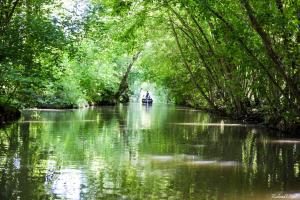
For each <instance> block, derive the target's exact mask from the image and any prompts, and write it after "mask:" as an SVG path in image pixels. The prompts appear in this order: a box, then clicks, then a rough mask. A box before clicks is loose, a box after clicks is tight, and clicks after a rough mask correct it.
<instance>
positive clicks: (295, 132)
mask: <svg viewBox="0 0 300 200" xmlns="http://www.w3.org/2000/svg"><path fill="white" fill-rule="evenodd" d="M180 106H185V107H188V108H193V109H198V110H200V111H203V112H206V113H209V114H211V115H214V116H216V117H224V118H227V119H231V120H237V121H240V122H242V123H245V124H252V125H253V124H255V125H259V126H263V127H266V128H269V129H272V130H276V131H281V132H282V133H284V134H286V135H289V136H296V137H300V135H299V130H300V123H297V122H295V121H287V120H285V119H284V118H282V117H281V116H271V115H266V114H265V113H263V112H260V111H259V110H257V109H252V110H251V111H248V112H247V113H246V114H243V115H238V116H236V115H234V114H229V113H226V111H225V109H224V110H223V111H224V112H216V111H215V110H213V109H210V108H204V107H199V106H193V105H189V104H186V105H183V104H181V105H180Z"/></svg>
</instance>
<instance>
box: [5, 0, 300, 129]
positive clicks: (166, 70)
mask: <svg viewBox="0 0 300 200" xmlns="http://www.w3.org/2000/svg"><path fill="white" fill-rule="evenodd" d="M299 4H300V3H299V1H297V0H292V1H283V0H271V1H254V0H214V1H210V0H151V1H136V0H113V1H111V0H90V1H88V0H86V1H74V5H73V7H66V6H65V5H64V3H63V1H60V0H52V1H45V0H38V1H36V0H12V1H8V0H2V1H0V111H1V112H0V121H4V120H7V119H9V118H12V117H8V115H18V111H17V110H16V109H21V108H26V107H40V108H72V107H82V106H86V105H91V104H94V105H101V104H115V103H118V102H120V101H121V102H127V101H129V97H130V94H131V93H132V87H131V86H132V84H133V83H134V82H136V81H140V82H143V81H150V82H153V83H155V84H156V85H157V86H158V87H162V88H165V89H166V90H167V91H168V97H169V98H170V99H171V101H172V102H174V103H176V104H180V105H188V106H192V107H196V108H201V109H204V110H207V111H210V112H214V113H217V114H219V115H224V116H229V117H232V118H235V119H242V120H246V121H255V122H259V123H264V124H268V125H270V126H272V127H276V128H279V129H282V130H287V131H290V130H296V129H297V128H299V124H300V103H299V101H300V69H299V63H300V50H299V49H300V5H299ZM11 113H13V114H11Z"/></svg>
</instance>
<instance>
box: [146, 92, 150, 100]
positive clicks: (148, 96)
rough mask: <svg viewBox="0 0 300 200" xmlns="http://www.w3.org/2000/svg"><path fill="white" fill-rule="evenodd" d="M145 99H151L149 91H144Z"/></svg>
mask: <svg viewBox="0 0 300 200" xmlns="http://www.w3.org/2000/svg"><path fill="white" fill-rule="evenodd" d="M146 99H151V97H150V94H149V92H148V91H147V93H146Z"/></svg>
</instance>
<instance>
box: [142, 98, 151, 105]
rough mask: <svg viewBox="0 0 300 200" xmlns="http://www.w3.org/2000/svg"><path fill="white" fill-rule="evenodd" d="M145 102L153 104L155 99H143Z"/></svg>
mask: <svg viewBox="0 0 300 200" xmlns="http://www.w3.org/2000/svg"><path fill="white" fill-rule="evenodd" d="M142 103H143V104H152V103H153V100H152V99H142Z"/></svg>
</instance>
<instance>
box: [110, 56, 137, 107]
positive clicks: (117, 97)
mask: <svg viewBox="0 0 300 200" xmlns="http://www.w3.org/2000/svg"><path fill="white" fill-rule="evenodd" d="M140 53H141V52H140V51H139V52H137V53H136V54H135V55H134V56H133V57H132V61H131V62H130V63H129V65H128V67H127V70H126V72H125V74H124V75H123V78H122V80H121V82H120V85H119V89H118V91H117V93H116V94H115V100H116V101H117V102H119V100H120V97H121V95H122V94H123V93H124V92H125V90H126V88H127V87H128V75H129V73H130V71H131V68H132V66H133V64H134V62H135V61H136V60H137V59H138V57H139V55H140Z"/></svg>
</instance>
